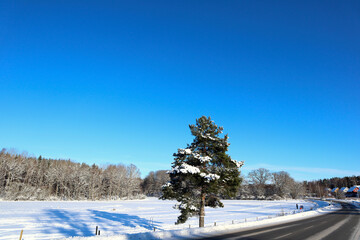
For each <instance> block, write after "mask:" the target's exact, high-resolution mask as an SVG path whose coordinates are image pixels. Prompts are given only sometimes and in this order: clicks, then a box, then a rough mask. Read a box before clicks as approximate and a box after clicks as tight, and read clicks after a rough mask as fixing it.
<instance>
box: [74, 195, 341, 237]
mask: <svg viewBox="0 0 360 240" xmlns="http://www.w3.org/2000/svg"><path fill="white" fill-rule="evenodd" d="M314 203H315V205H317V206H318V208H316V209H314V210H310V211H305V212H299V213H296V211H290V212H284V216H277V217H271V216H268V217H267V218H260V217H259V218H258V219H256V220H255V221H246V220H245V221H244V222H241V223H236V222H226V223H220V224H218V225H217V226H207V227H204V228H192V229H182V230H166V231H155V232H143V233H136V234H124V235H114V236H94V237H73V238H67V240H69V239H72V240H125V239H126V240H135V239H137V240H148V239H189V238H194V237H199V238H200V237H209V236H214V235H219V234H222V233H231V232H236V231H239V230H240V229H241V230H248V229H253V228H257V227H264V226H270V225H275V224H280V223H285V222H292V221H297V220H300V219H305V218H310V217H315V216H317V215H320V214H327V213H331V212H333V211H337V210H339V209H341V206H340V204H336V203H334V204H331V205H329V204H328V203H327V202H324V201H317V200H314Z"/></svg>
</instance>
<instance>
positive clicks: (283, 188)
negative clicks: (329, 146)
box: [0, 149, 360, 200]
mask: <svg viewBox="0 0 360 240" xmlns="http://www.w3.org/2000/svg"><path fill="white" fill-rule="evenodd" d="M242 178H243V179H244V180H243V182H242V184H241V187H240V188H239V190H238V192H237V194H236V198H237V199H259V200H261V199H281V198H297V197H301V196H316V197H324V196H326V188H334V187H351V186H353V185H360V176H348V177H343V178H339V177H334V178H329V179H319V180H314V181H303V182H296V181H295V180H294V179H293V178H292V177H291V176H290V174H289V173H287V172H285V171H279V172H270V171H269V170H267V169H263V168H259V169H256V170H252V171H251V172H249V174H248V175H247V176H243V177H242ZM169 180H170V178H169V174H168V171H167V170H158V171H151V172H149V174H148V175H147V176H146V177H145V178H144V179H141V177H140V171H139V169H138V168H137V167H136V166H135V165H133V164H131V165H128V166H126V165H123V164H118V165H108V166H106V167H103V168H101V167H99V166H97V165H95V164H93V165H91V166H90V165H88V164H85V163H81V164H80V163H76V162H73V161H71V160H56V159H51V158H49V159H46V158H42V157H41V156H40V157H37V158H36V157H34V156H28V155H27V153H23V154H19V153H16V152H15V151H14V150H11V151H8V150H6V149H2V151H0V198H2V199H4V200H82V199H84V200H85V199H86V200H101V199H104V200H110V199H132V198H142V197H144V196H151V197H160V196H161V195H162V186H163V185H164V184H166V183H167V182H169Z"/></svg>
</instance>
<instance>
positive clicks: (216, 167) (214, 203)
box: [160, 116, 244, 227]
mask: <svg viewBox="0 0 360 240" xmlns="http://www.w3.org/2000/svg"><path fill="white" fill-rule="evenodd" d="M189 127H190V130H191V134H192V135H193V136H194V137H195V138H194V140H193V142H192V143H191V145H188V146H187V147H186V148H185V149H181V148H180V149H178V152H177V153H174V157H175V158H174V162H173V163H172V170H171V171H169V172H168V173H169V175H170V182H169V183H167V184H166V185H164V186H163V188H162V192H163V195H162V196H161V197H160V199H163V200H165V199H169V200H177V201H178V202H179V204H176V205H175V208H177V209H179V210H180V213H181V214H180V216H179V217H178V219H177V222H176V223H177V224H180V223H185V222H186V220H187V219H188V218H189V217H192V216H199V227H204V217H205V206H209V207H213V208H216V207H223V206H224V205H223V204H222V202H221V201H220V198H221V197H234V196H235V195H236V192H237V190H238V188H239V187H240V184H241V181H242V179H241V177H240V170H239V169H240V167H241V166H242V165H243V164H244V162H243V161H236V160H233V159H231V157H230V156H229V155H228V154H226V152H227V150H228V147H229V145H230V144H229V143H228V136H227V135H224V136H223V137H221V135H222V131H223V128H222V127H218V126H217V125H216V124H215V123H214V121H212V120H211V118H210V117H205V116H202V117H201V118H199V119H196V124H195V125H190V126H189Z"/></svg>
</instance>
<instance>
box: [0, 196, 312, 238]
mask: <svg viewBox="0 0 360 240" xmlns="http://www.w3.org/2000/svg"><path fill="white" fill-rule="evenodd" d="M223 202H224V205H225V207H224V208H218V209H212V208H206V210H205V211H206V217H205V224H206V225H208V226H210V225H211V226H213V225H214V222H216V224H217V225H218V226H219V225H220V226H221V225H225V224H229V223H232V221H234V223H240V222H244V221H245V219H246V221H247V222H249V221H255V220H256V219H257V218H258V219H259V220H260V219H264V218H268V217H269V216H275V215H277V214H280V213H286V212H290V211H294V210H296V203H297V204H299V205H300V204H301V205H303V206H304V208H305V210H308V209H310V208H313V207H316V206H315V205H316V204H315V203H310V202H305V201H300V200H289V201H284V200H283V201H254V200H225V201H223ZM174 204H175V202H174V201H161V200H157V199H156V198H147V199H144V200H128V201H97V202H91V201H71V202H7V201H0V239H1V240H5V239H6V240H8V239H19V235H20V231H21V229H23V230H24V235H23V239H24V240H30V239H39V240H41V239H59V238H65V237H71V236H93V235H94V234H95V226H99V230H100V231H101V235H103V236H104V235H115V234H126V233H138V232H148V231H153V229H154V227H155V228H156V231H160V230H171V229H188V228H189V225H190V227H191V228H195V227H197V225H198V219H197V218H192V219H190V220H189V221H188V222H187V223H185V224H182V225H174V222H175V221H176V219H177V216H178V215H179V212H178V210H175V209H173V208H172V206H173V205H174Z"/></svg>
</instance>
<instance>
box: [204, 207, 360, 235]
mask: <svg viewBox="0 0 360 240" xmlns="http://www.w3.org/2000/svg"><path fill="white" fill-rule="evenodd" d="M341 205H342V207H343V208H342V209H341V210H339V211H336V212H333V213H329V214H324V215H321V216H317V217H313V218H308V219H303V220H300V221H294V222H290V223H284V224H279V225H272V226H268V227H263V228H257V229H252V230H243V231H239V232H233V233H227V234H224V235H218V236H214V237H208V238H199V239H211V240H215V239H234V240H235V239H248V240H265V239H268V240H270V239H271V240H272V239H274V240H275V239H291V240H297V239H298V240H318V239H325V240H337V239H340V240H348V239H349V240H350V239H351V240H360V211H359V209H356V208H355V207H354V206H352V205H350V204H346V203H341Z"/></svg>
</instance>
